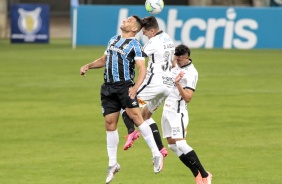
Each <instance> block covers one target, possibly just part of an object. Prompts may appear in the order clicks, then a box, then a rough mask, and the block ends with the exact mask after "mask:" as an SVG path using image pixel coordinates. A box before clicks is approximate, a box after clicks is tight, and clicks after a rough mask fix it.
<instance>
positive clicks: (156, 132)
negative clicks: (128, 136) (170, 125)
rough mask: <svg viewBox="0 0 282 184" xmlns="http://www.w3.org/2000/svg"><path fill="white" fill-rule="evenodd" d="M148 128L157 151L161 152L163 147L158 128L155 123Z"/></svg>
mask: <svg viewBox="0 0 282 184" xmlns="http://www.w3.org/2000/svg"><path fill="white" fill-rule="evenodd" d="M150 127H151V130H152V132H153V136H154V139H155V142H156V144H157V146H158V148H159V150H161V149H162V148H163V147H164V145H163V142H162V139H161V135H160V132H159V129H158V126H157V124H156V123H153V124H151V125H150Z"/></svg>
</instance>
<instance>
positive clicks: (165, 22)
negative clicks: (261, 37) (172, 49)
mask: <svg viewBox="0 0 282 184" xmlns="http://www.w3.org/2000/svg"><path fill="white" fill-rule="evenodd" d="M179 11H180V10H178V9H174V8H169V9H168V11H167V14H166V16H163V15H162V16H161V14H162V13H161V14H159V15H156V18H157V20H158V23H159V27H160V29H161V30H163V31H165V32H167V33H168V34H169V35H170V36H171V38H172V39H173V40H174V43H175V45H178V44H186V45H188V46H189V47H191V48H225V49H230V48H237V49H252V48H254V47H255V46H256V45H257V43H258V37H257V35H256V31H257V30H258V29H259V24H258V22H257V21H256V20H254V19H251V18H237V17H238V13H237V12H236V10H235V9H234V8H226V9H225V10H224V11H225V12H224V14H223V16H222V17H218V16H217V17H213V16H212V14H210V15H209V16H207V17H201V16H189V17H188V18H181V17H183V16H179V14H180V13H179ZM203 11H204V10H203ZM128 12H129V11H128V9H127V8H121V9H120V10H119V15H118V16H119V17H118V24H117V25H118V26H117V34H120V29H119V25H120V24H121V23H122V21H123V20H124V19H125V18H126V17H128V16H130V15H129V13H128ZM136 37H137V39H138V40H140V41H141V43H143V44H144V43H146V42H147V40H148V39H147V38H146V37H145V36H143V35H142V31H140V33H138V34H137V36H136Z"/></svg>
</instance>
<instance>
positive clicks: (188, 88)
mask: <svg viewBox="0 0 282 184" xmlns="http://www.w3.org/2000/svg"><path fill="white" fill-rule="evenodd" d="M190 54H191V51H190V49H189V48H188V47H187V46H185V45H178V46H177V47H176V48H175V53H174V60H175V62H176V64H177V65H176V66H175V67H174V68H173V69H172V77H173V79H174V82H175V86H174V88H173V90H172V91H171V93H170V94H169V96H168V97H167V98H166V100H165V102H164V107H163V114H162V132H163V137H164V138H166V139H167V141H168V147H169V148H170V149H171V150H172V151H173V152H174V153H175V154H176V155H177V156H178V157H179V159H180V160H181V161H182V162H183V163H184V164H185V165H186V166H187V167H188V168H189V169H190V170H191V172H192V173H193V175H194V176H195V181H196V184H211V179H212V175H211V174H210V173H209V172H207V171H206V170H205V169H204V167H203V166H202V164H201V162H200V160H199V158H198V156H197V154H196V153H195V151H194V150H193V148H192V147H190V146H189V145H188V144H187V142H186V134H187V126H188V123H189V116H188V108H187V103H189V102H190V101H191V99H192V97H193V93H194V91H195V89H196V84H197V81H198V72H197V70H196V68H195V67H194V65H193V63H192V59H191V58H190Z"/></svg>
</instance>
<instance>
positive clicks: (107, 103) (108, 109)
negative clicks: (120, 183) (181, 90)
mask: <svg viewBox="0 0 282 184" xmlns="http://www.w3.org/2000/svg"><path fill="white" fill-rule="evenodd" d="M141 28H142V21H141V19H140V18H139V17H138V16H131V17H129V18H127V19H125V20H124V21H123V23H122V25H121V26H120V29H121V31H122V34H121V35H117V36H114V37H112V38H111V39H110V41H109V43H108V46H107V49H106V51H105V53H104V55H103V56H102V57H101V58H99V59H97V60H95V61H93V62H91V63H89V64H86V65H84V66H82V67H81V68H80V74H81V75H85V73H86V71H87V70H88V69H96V68H102V67H105V70H104V83H103V84H102V86H101V93H100V94H101V102H102V113H103V115H104V118H105V127H106V135H107V152H108V156H109V166H108V173H107V178H106V183H110V182H111V181H112V180H113V178H114V175H115V173H116V172H118V171H119V170H120V165H119V164H118V162H117V148H118V142H119V135H118V131H117V123H118V119H119V114H120V110H121V109H122V108H123V109H125V110H126V112H127V114H128V115H129V117H130V118H131V119H132V120H133V121H134V123H135V124H136V125H137V126H138V128H139V130H140V132H141V134H142V135H143V137H144V139H145V141H146V143H147V144H148V146H149V147H150V149H151V151H152V155H153V159H154V162H155V165H154V172H155V173H159V172H160V171H161V170H162V167H163V156H162V154H161V153H160V151H159V150H158V147H157V145H156V143H155V141H154V137H153V134H152V131H151V129H150V126H149V125H148V124H147V123H144V120H143V118H142V115H141V112H140V109H139V104H138V100H137V97H136V93H137V90H138V88H139V87H140V86H141V84H142V82H143V80H144V78H145V75H146V66H145V59H144V55H143V52H142V47H141V45H140V43H139V42H138V41H137V40H136V39H135V35H136V34H137V33H138V32H139V31H140V30H141ZM135 66H136V67H137V69H138V77H137V79H136V82H135V83H134V82H133V80H134V77H135V73H134V68H135Z"/></svg>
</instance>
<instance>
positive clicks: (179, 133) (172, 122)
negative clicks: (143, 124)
mask: <svg viewBox="0 0 282 184" xmlns="http://www.w3.org/2000/svg"><path fill="white" fill-rule="evenodd" d="M188 123H189V117H188V112H187V111H184V112H181V113H177V112H173V111H168V110H164V111H163V114H162V132H163V138H167V137H171V138H173V139H176V138H185V137H186V134H187V130H186V128H187V126H188Z"/></svg>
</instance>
